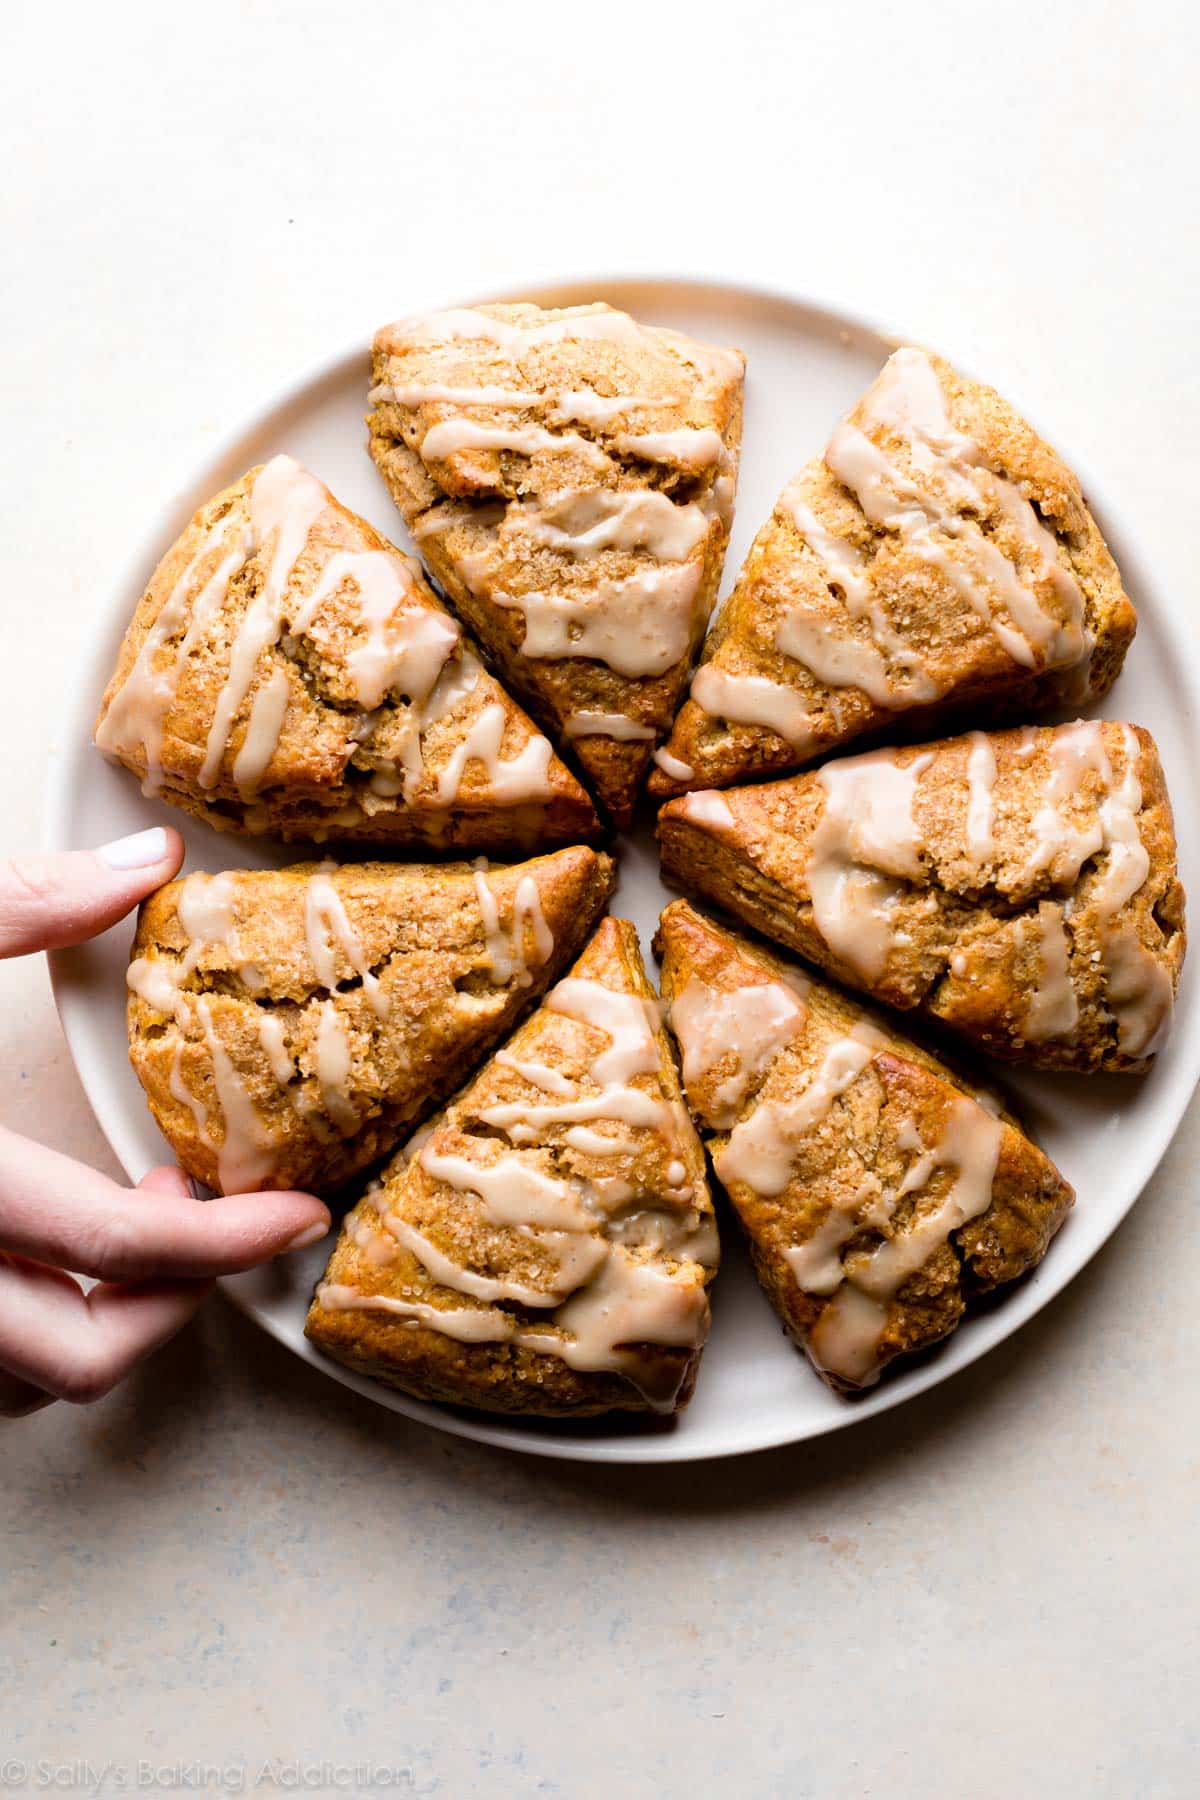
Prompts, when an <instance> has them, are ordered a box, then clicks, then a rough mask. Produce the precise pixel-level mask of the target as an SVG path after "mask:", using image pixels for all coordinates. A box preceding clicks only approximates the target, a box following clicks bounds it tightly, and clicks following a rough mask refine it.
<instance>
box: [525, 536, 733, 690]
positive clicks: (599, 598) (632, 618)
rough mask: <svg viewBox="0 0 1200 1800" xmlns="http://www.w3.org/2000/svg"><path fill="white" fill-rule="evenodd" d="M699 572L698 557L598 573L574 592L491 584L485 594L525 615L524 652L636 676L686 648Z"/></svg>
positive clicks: (653, 671)
mask: <svg viewBox="0 0 1200 1800" xmlns="http://www.w3.org/2000/svg"><path fill="white" fill-rule="evenodd" d="M701 572H702V571H701V569H700V566H699V564H697V563H673V564H670V565H668V566H666V567H658V566H654V567H651V568H647V569H639V570H637V571H635V572H634V573H633V574H630V575H625V576H620V577H618V578H616V579H614V580H602V581H600V582H599V583H597V585H596V586H595V587H594V588H592V589H589V590H587V591H586V592H584V593H581V594H580V595H578V596H572V595H571V594H569V593H567V594H555V593H549V592H545V593H539V592H531V593H525V594H505V593H499V592H495V591H493V593H492V595H491V598H492V600H493V601H494V602H495V604H496V605H498V606H505V607H510V608H515V609H516V610H517V611H519V612H520V613H521V614H522V615H523V616H524V619H525V636H524V639H523V640H522V643H521V651H522V654H523V655H525V656H530V657H533V658H535V659H538V660H542V659H545V658H548V657H551V658H552V657H560V656H584V657H591V658H594V659H595V660H596V661H598V662H603V663H606V664H607V665H608V667H609V668H610V669H615V670H616V672H617V673H618V674H619V675H626V676H630V677H638V678H640V677H643V676H651V675H662V674H665V673H666V671H667V670H668V669H669V668H671V667H672V665H673V664H675V663H677V662H679V661H680V659H681V658H682V657H684V656H686V655H687V652H688V650H689V648H690V646H691V641H692V631H693V627H694V624H695V603H696V595H697V592H698V591H699V587H700V578H701Z"/></svg>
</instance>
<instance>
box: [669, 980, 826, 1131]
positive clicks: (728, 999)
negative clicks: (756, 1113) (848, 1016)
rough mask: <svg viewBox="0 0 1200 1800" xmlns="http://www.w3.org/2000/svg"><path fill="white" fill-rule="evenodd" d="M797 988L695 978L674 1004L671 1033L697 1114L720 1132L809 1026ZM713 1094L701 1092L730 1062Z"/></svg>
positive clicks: (732, 1119) (677, 995)
mask: <svg viewBox="0 0 1200 1800" xmlns="http://www.w3.org/2000/svg"><path fill="white" fill-rule="evenodd" d="M804 1019H805V1010H804V1005H803V1002H802V1000H801V997H800V992H799V991H798V989H797V988H796V987H792V986H789V985H787V984H785V983H784V982H782V981H765V982H757V983H755V984H753V985H748V986H745V987H739V988H724V989H723V988H715V987H712V986H710V985H709V984H708V983H707V982H706V981H704V980H702V979H701V977H700V976H699V975H691V976H689V978H688V980H687V982H686V983H685V985H684V987H683V988H682V990H681V991H680V992H679V993H678V994H676V995H675V998H674V999H673V1000H672V1002H671V1029H672V1031H673V1032H674V1033H675V1036H676V1038H677V1040H678V1042H679V1048H680V1052H681V1054H682V1058H683V1084H684V1087H685V1088H686V1089H687V1092H688V1098H689V1101H690V1102H691V1106H692V1110H693V1112H695V1111H697V1110H699V1111H700V1114H701V1116H702V1118H703V1119H704V1122H705V1124H706V1125H708V1126H710V1127H711V1128H712V1129H713V1130H714V1131H727V1130H729V1129H730V1128H731V1127H732V1126H733V1125H734V1124H736V1122H737V1116H738V1113H739V1111H740V1110H741V1107H742V1103H743V1101H744V1100H745V1098H746V1095H747V1094H748V1093H749V1091H750V1088H751V1086H752V1085H753V1083H754V1081H755V1080H756V1079H757V1077H758V1076H759V1075H761V1074H762V1073H763V1072H764V1070H765V1069H767V1068H768V1067H769V1066H770V1064H771V1063H772V1062H773V1061H774V1059H775V1057H776V1056H777V1055H778V1054H779V1052H780V1050H781V1049H782V1048H783V1046H784V1045H785V1044H787V1043H790V1042H791V1040H792V1039H793V1038H794V1037H795V1036H796V1034H797V1032H799V1031H800V1030H801V1028H802V1027H803V1024H804ZM730 1061H731V1063H732V1066H731V1067H729V1069H728V1071H727V1073H726V1074H725V1075H724V1076H723V1077H722V1079H721V1080H720V1081H719V1082H718V1083H717V1084H716V1086H715V1087H714V1088H713V1090H712V1092H711V1094H710V1095H708V1096H702V1095H701V1094H700V1091H699V1090H700V1089H701V1087H702V1086H703V1085H704V1084H705V1083H706V1082H707V1081H708V1079H709V1077H710V1076H711V1074H712V1073H713V1070H714V1069H715V1068H717V1067H718V1066H719V1065H721V1064H722V1063H727V1062H730Z"/></svg>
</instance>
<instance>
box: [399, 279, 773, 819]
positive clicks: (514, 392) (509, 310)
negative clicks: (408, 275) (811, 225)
mask: <svg viewBox="0 0 1200 1800" xmlns="http://www.w3.org/2000/svg"><path fill="white" fill-rule="evenodd" d="M373 367H374V385H373V387H372V388H371V394H370V399H371V404H372V407H373V411H372V412H371V415H370V418H369V420H368V423H369V426H370V433H371V454H372V455H373V456H374V458H375V461H376V462H377V464H378V465H379V468H380V470H381V472H382V474H383V476H384V479H385V480H386V481H387V484H388V486H389V487H390V489H391V491H392V494H393V496H394V498H395V501H396V504H397V506H398V507H399V508H400V511H401V512H402V513H403V515H404V521H405V524H406V525H407V526H408V528H409V530H410V532H411V533H412V536H413V539H414V542H415V543H416V544H417V546H418V549H419V550H420V553H421V555H422V556H423V557H424V559H425V561H426V563H427V564H428V565H429V568H430V569H431V571H432V572H433V574H434V576H435V578H436V579H437V581H438V583H439V584H440V585H441V587H442V588H443V590H444V591H445V593H446V594H448V595H449V597H450V600H451V603H452V604H453V606H454V607H455V609H456V610H457V612H458V613H459V615H460V616H461V617H462V618H463V619H464V620H465V621H466V623H467V624H468V625H469V626H470V628H471V630H472V631H474V632H475V633H476V635H477V636H478V637H479V638H480V640H481V641H482V642H483V643H484V644H485V645H486V646H487V648H488V650H489V651H490V653H491V655H492V657H493V659H494V660H495V662H496V665H497V667H498V668H499V670H500V672H501V674H502V676H503V678H504V680H505V681H506V682H508V684H509V685H510V687H511V688H512V689H513V692H514V693H516V694H519V695H520V696H521V697H522V698H523V699H524V700H525V702H526V704H527V705H528V706H529V708H530V710H531V712H533V714H534V716H535V717H536V718H538V719H539V720H540V721H541V723H542V724H543V725H545V726H546V727H547V729H548V730H549V731H550V732H551V734H552V735H553V736H554V737H555V739H556V740H557V742H558V743H559V744H560V745H562V744H563V743H564V742H565V743H568V744H569V745H570V747H571V749H572V750H573V751H574V753H575V755H576V757H577V758H578V761H579V763H580V764H581V766H582V768H583V770H584V773H585V775H586V776H587V777H588V778H589V780H591V781H592V782H593V783H594V785H595V788H596V790H597V792H598V793H599V795H600V798H601V801H602V802H603V804H604V807H605V809H606V811H607V812H608V814H609V816H610V817H611V818H612V820H613V821H614V823H615V824H617V825H619V826H625V825H627V824H628V823H629V818H630V815H631V813H632V810H633V803H634V799H635V796H636V794H637V791H638V788H639V786H640V784H641V780H642V777H643V775H644V774H645V771H646V768H647V766H648V764H649V761H650V757H651V755H652V753H653V751H654V748H655V745H656V743H657V742H659V741H660V740H661V739H662V738H663V737H665V736H666V733H667V732H668V730H669V729H670V726H671V721H672V720H673V718H674V716H675V712H676V709H677V707H678V705H679V698H680V695H681V693H682V691H683V688H684V684H685V683H686V681H687V678H688V675H689V673H690V671H691V666H692V662H693V659H694V656H695V653H696V650H697V648H698V646H699V644H700V642H701V639H702V638H703V636H704V631H705V627H706V625H707V623H708V617H709V613H710V612H711V610H712V604H713V600H714V598H715V595H716V590H717V583H718V581H719V579H720V574H721V565H722V562H723V560H724V556H725V546H726V542H727V540H728V535H729V521H730V516H731V512H732V506H733V491H734V482H735V477H736V473H737V456H738V446H739V441H740V438H741V425H742V376H743V371H744V360H743V358H742V356H741V354H740V352H738V351H735V350H721V349H716V348H714V347H713V346H711V345H708V344H700V343H697V342H695V341H694V340H693V339H691V338H687V337H684V336H683V335H682V334H681V333H679V332H674V331H664V330H660V329H658V328H655V327H651V326H645V325H640V324H638V323H637V322H636V320H634V319H631V318H630V317H629V315H628V314H627V313H623V312H617V311H614V310H613V309H612V308H611V307H608V306H604V305H600V304H597V305H592V306H573V307H566V308H561V309H555V310H553V311H543V310H542V309H541V308H540V307H536V306H528V305H520V306H481V307H477V308H473V309H460V310H458V311H453V312H446V313H435V314H432V315H429V316H427V317H424V318H415V319H403V320H401V321H400V322H399V323H397V324H394V325H388V326H385V327H384V329H383V330H381V331H380V332H379V333H378V334H377V336H376V338H375V349H374V364H373Z"/></svg>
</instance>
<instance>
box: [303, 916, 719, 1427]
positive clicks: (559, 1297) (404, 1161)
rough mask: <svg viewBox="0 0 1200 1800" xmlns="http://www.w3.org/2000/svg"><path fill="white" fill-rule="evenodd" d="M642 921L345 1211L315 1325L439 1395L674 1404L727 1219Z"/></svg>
mask: <svg viewBox="0 0 1200 1800" xmlns="http://www.w3.org/2000/svg"><path fill="white" fill-rule="evenodd" d="M704 1169H705V1164H704V1152H703V1150H702V1149H701V1148H700V1144H699V1141H698V1139H697V1137H696V1134H695V1132H694V1131H693V1129H692V1124H691V1121H690V1119H689V1117H688V1114H687V1109H686V1108H685V1106H684V1105H683V1100H682V1096H681V1092H680V1087H679V1076H678V1073H677V1071H676V1067H675V1061H674V1057H673V1055H672V1052H671V1048H670V1044H669V1041H668V1039H667V1037H666V1034H665V1032H664V1030H663V1028H662V1024H661V1021H660V1018H659V1013H658V1005H657V1000H656V997H655V994H654V992H653V989H652V988H651V987H650V985H649V983H648V982H647V980H646V975H645V970H644V968H643V966H642V958H641V953H640V951H639V949H638V941H637V933H636V932H635V931H634V929H633V926H632V925H629V924H626V923H625V921H623V920H620V919H606V920H605V921H604V923H603V924H602V925H601V926H600V929H599V930H598V932H597V933H596V935H595V937H594V938H593V939H592V942H591V943H590V944H589V945H588V947H587V949H586V951H585V952H584V954H583V956H582V957H581V958H580V959H579V961H578V962H577V963H576V965H575V967H574V968H573V969H572V971H571V973H570V975H569V977H568V978H567V979H566V980H565V981H562V982H560V983H559V985H558V986H557V987H556V988H554V989H553V990H552V991H551V993H550V994H549V995H548V996H547V998H546V999H545V1000H544V1001H543V1003H542V1005H541V1007H540V1008H539V1009H538V1011H537V1012H536V1013H535V1014H534V1015H533V1017H532V1018H530V1019H528V1020H526V1022H525V1024H524V1025H522V1026H521V1028H520V1030H519V1031H517V1032H516V1033H515V1035H514V1036H513V1037H512V1038H510V1039H509V1041H508V1043H507V1044H506V1045H505V1046H504V1049H503V1050H501V1051H500V1052H499V1053H498V1054H497V1055H495V1056H494V1057H493V1058H492V1060H491V1061H490V1062H489V1063H488V1064H487V1066H486V1067H485V1068H484V1069H482V1070H481V1071H480V1072H479V1074H478V1075H477V1076H476V1077H475V1079H474V1080H473V1081H472V1082H471V1084H470V1085H469V1086H468V1087H467V1088H465V1089H464V1090H463V1092H462V1093H460V1094H458V1095H457V1096H456V1098H455V1099H454V1101H453V1102H452V1104H451V1105H450V1106H449V1108H448V1109H447V1110H446V1112H445V1113H444V1114H442V1115H441V1117H440V1118H438V1119H437V1120H435V1121H434V1123H433V1125H432V1127H431V1128H430V1129H429V1130H427V1131H423V1132H420V1133H418V1135H417V1137H416V1138H415V1139H414V1140H413V1142H412V1143H410V1144H409V1145H408V1147H407V1149H406V1150H405V1151H403V1152H402V1153H401V1154H400V1155H399V1156H398V1157H397V1158H396V1159H395V1160H394V1161H393V1163H392V1164H391V1166H390V1168H389V1169H388V1170H387V1172H386V1174H385V1176H384V1178H383V1182H382V1185H381V1186H378V1187H376V1188H373V1189H371V1190H369V1191H368V1192H367V1193H366V1194H365V1195H364V1197H363V1199H362V1200H361V1201H360V1202H359V1204H358V1206H357V1207H355V1209H354V1211H353V1212H352V1213H351V1214H350V1216H349V1218H348V1219H347V1220H346V1223H345V1226H344V1228H343V1231H342V1235H341V1239H340V1241H339V1243H338V1246H337V1249H336V1250H335V1251H334V1254H333V1258H332V1261H331V1262H330V1264H329V1267H328V1269H327V1271H326V1274H325V1279H324V1281H323V1282H322V1283H321V1285H320V1286H319V1287H318V1289H317V1292H316V1297H315V1299H314V1301H313V1306H312V1310H311V1312H310V1313H309V1316H308V1324H307V1326H306V1330H307V1333H308V1336H309V1337H310V1338H311V1339H312V1341H313V1342H314V1343H315V1344H318V1345H319V1346H320V1348H321V1349H322V1350H326V1351H328V1353H329V1354H330V1355H331V1356H335V1357H337V1358H338V1360H339V1361H340V1362H344V1363H348V1364H349V1365H350V1366H351V1367H352V1368H355V1369H361V1370H363V1371H364V1372H365V1373H367V1374H369V1375H376V1376H378V1377H379V1378H380V1379H381V1380H382V1381H387V1382H390V1383H391V1384H392V1385H393V1386H395V1387H399V1388H403V1389H404V1390H405V1391H406V1392H407V1393H410V1394H416V1395H418V1396H420V1397H421V1398H423V1399H427V1400H446V1401H451V1402H453V1403H455V1404H458V1405H462V1406H478V1407H484V1408H487V1409H488V1410H490V1411H495V1412H516V1413H550V1414H553V1413H560V1414H565V1413H574V1414H586V1413H600V1412H610V1411H613V1410H623V1411H644V1410H646V1409H647V1408H650V1409H653V1410H655V1411H660V1412H673V1411H677V1410H678V1409H679V1408H680V1407H681V1406H683V1405H684V1404H685V1402H686V1401H687V1399H688V1397H689V1395H690V1393H691V1389H692V1384H693V1382H694V1380H695V1375H696V1367H697V1364H698V1362H699V1358H700V1351H701V1348H702V1346H703V1344H704V1340H705V1337H706V1336H707V1334H708V1323H709V1312H708V1299H707V1296H706V1292H705V1290H706V1287H707V1284H708V1282H709V1281H710V1280H711V1278H712V1276H713V1274H714V1272H715V1270H716V1266H717V1254H718V1245H717V1232H716V1225H715V1222H714V1219H713V1209H712V1201H711V1199H710V1196H709V1192H708V1186H707V1183H706V1181H705V1176H704Z"/></svg>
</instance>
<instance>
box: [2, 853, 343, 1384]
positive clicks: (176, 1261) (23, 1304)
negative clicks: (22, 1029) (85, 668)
mask: <svg viewBox="0 0 1200 1800" xmlns="http://www.w3.org/2000/svg"><path fill="white" fill-rule="evenodd" d="M182 860H183V845H182V842H181V841H180V838H179V834H178V832H175V831H170V830H161V829H156V830H154V831H146V832H139V833H137V834H136V836H134V837H132V838H127V839H121V840H119V841H118V842H117V843H115V844H110V845H106V846H104V847H103V848H101V849H100V850H98V851H87V850H81V851H72V852H70V853H67V854H63V855H38V856H24V857H17V858H14V859H13V860H12V861H10V862H7V863H0V957H8V956H25V955H29V954H31V953H32V952H34V951H38V950H52V949H58V948H60V947H61V946H62V945H64V944H77V943H80V942H82V941H83V940H84V939H85V938H90V937H95V936H96V935H97V933H99V932H101V931H107V930H108V928H109V926H111V925H114V924H116V922H117V921H118V920H119V919H122V918H123V917H124V916H125V915H126V914H127V913H128V912H130V911H131V910H132V909H133V907H135V906H136V905H137V903H138V902H139V901H140V900H142V899H144V898H145V896H146V895H147V894H149V893H152V892H153V890H154V889H155V888H156V887H160V886H161V885H162V883H163V882H164V881H169V880H170V879H171V877H172V876H173V875H174V874H175V873H176V872H177V870H178V868H179V865H180V863H181V862H182ZM116 1053H117V1054H119V1053H120V1047H119V1046H118V1047H117V1052H116ZM329 1227H330V1217H329V1213H328V1211H327V1210H326V1208H325V1207H324V1205H323V1204H322V1203H321V1201H320V1200H318V1199H316V1198H315V1197H314V1196H313V1195H312V1194H300V1193H264V1194H232V1195H228V1196H226V1197H224V1198H218V1199H215V1200H206V1201H201V1200H197V1199H196V1198H195V1197H194V1196H193V1194H192V1190H191V1186H190V1184H189V1182H188V1179H187V1177H186V1176H185V1175H184V1173H183V1171H182V1170H181V1169H178V1168H175V1167H173V1166H171V1165H169V1164H168V1165H166V1166H164V1167H162V1168H157V1169H152V1170H151V1171H150V1172H149V1174H147V1175H144V1176H143V1177H142V1179H141V1181H140V1182H139V1183H138V1185H137V1187H136V1188H128V1187H122V1186H121V1185H120V1183H119V1182H116V1181H112V1180H110V1179H109V1177H108V1176H106V1175H102V1174H100V1173H99V1172H98V1171H97V1170H95V1169H89V1168H87V1167H86V1166H85V1165H84V1164H83V1163H78V1162H73V1161H72V1160H71V1159H70V1158H69V1157H66V1156H62V1155H60V1154H59V1152H58V1151H56V1150H52V1149H49V1148H47V1147H46V1146H45V1145H43V1144H37V1143H33V1142H31V1141H30V1140H29V1139H28V1138H22V1137H18V1136H17V1135H16V1133H15V1132H11V1131H7V1130H4V1129H3V1128H2V1127H0V1416H4V1417H8V1418H17V1417H20V1416H21V1415H23V1414H25V1413H30V1412H36V1411H37V1410H38V1409H39V1408H40V1407H43V1406H49V1405H50V1404H51V1403H52V1402H53V1401H55V1400H68V1401H75V1402H86V1401H91V1400H96V1399H99V1398H100V1396H101V1395H103V1394H106V1393H108V1392H109V1390H110V1389H111V1388H113V1387H114V1386H115V1385H116V1384H117V1382H119V1381H121V1380H123V1379H124V1377H125V1376H126V1375H127V1374H128V1373H129V1371H130V1370H131V1369H132V1368H133V1367H134V1366H135V1364H137V1363H139V1362H140V1361H141V1360H142V1359H143V1358H144V1357H146V1356H149V1355H150V1354H151V1353H152V1352H153V1351H155V1350H157V1349H158V1347H159V1346H160V1345H161V1344H163V1343H165V1341H166V1340H167V1339H168V1338H170V1337H173V1336H174V1334H175V1333H176V1332H177V1331H178V1330H179V1329H180V1327H181V1326H183V1325H185V1324H186V1323H187V1321H188V1320H189V1319H190V1318H191V1317H192V1315H193V1314H194V1313H195V1312H196V1311H197V1309H198V1308H199V1307H200V1306H202V1305H203V1303H204V1301H205V1299H206V1298H207V1297H208V1295H209V1293H210V1292H211V1290H212V1284H213V1280H214V1278H215V1277H216V1276H218V1275H229V1274H233V1273H235V1272H236V1271H238V1270H241V1269H250V1268H253V1267H254V1266H255V1265H256V1264H257V1263H262V1262H267V1261H269V1260H270V1259H271V1258H272V1257H274V1256H279V1255H281V1254H282V1253H283V1252H285V1251H287V1250H292V1249H298V1248H300V1247H302V1246H303V1245H304V1244H308V1243H314V1242H315V1241H316V1240H317V1239H318V1238H320V1237H323V1236H324V1235H325V1233H326V1232H327V1231H328V1230H329ZM68 1271H72V1272H73V1273H68ZM74 1275H82V1276H90V1277H92V1278H94V1281H95V1285H94V1286H92V1287H90V1289H88V1291H86V1292H85V1290H84V1288H83V1287H82V1286H81V1285H80V1283H79V1282H78V1281H76V1280H75V1279H74V1278H73V1277H74Z"/></svg>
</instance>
